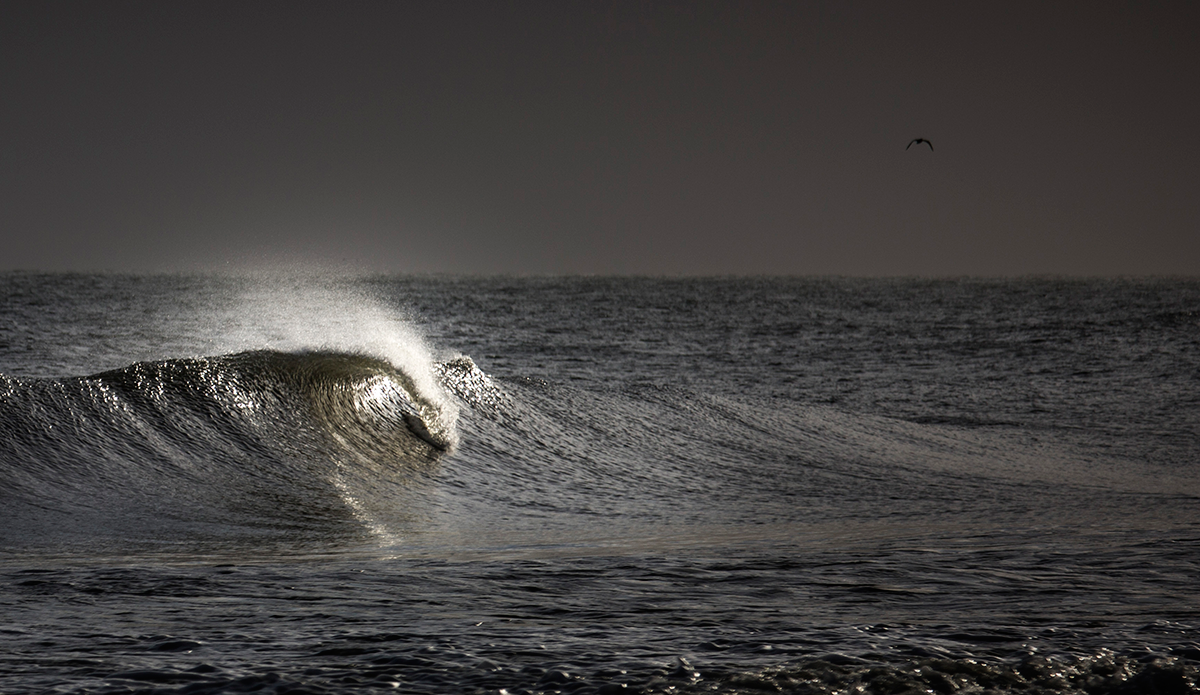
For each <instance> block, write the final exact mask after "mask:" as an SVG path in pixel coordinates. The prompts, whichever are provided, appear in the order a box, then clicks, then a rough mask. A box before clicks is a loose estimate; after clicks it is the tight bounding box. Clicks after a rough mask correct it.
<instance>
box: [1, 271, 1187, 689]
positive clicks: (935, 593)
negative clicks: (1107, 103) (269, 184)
mask: <svg viewBox="0 0 1200 695" xmlns="http://www.w3.org/2000/svg"><path fill="white" fill-rule="evenodd" d="M1198 667H1200V280H1192V279H1121V280H1075V279H1070V280H1068V279H1019V280H902V279H821V278H748V279H747V278H725V279H652V278H603V277H596V278H592V277H567V278H457V277H332V276H328V275H320V274H307V275H283V274H269V275H262V276H243V277H215V276H115V275H38V274H25V273H9V274H0V692H2V693H219V692H222V693H223V692H264V693H341V692H358V691H387V690H396V691H398V692H415V693H484V692H486V693H499V692H507V693H510V694H514V695H515V694H517V693H542V692H546V693H552V692H562V693H579V694H590V693H599V694H604V695H610V694H613V693H764V692H768V693H769V692H786V693H943V694H947V693H979V692H998V693H1042V692H1056V693H1057V692H1072V693H1074V692H1083V693H1089V694H1096V693H1187V692H1196V691H1197V690H1200V687H1198V686H1197V681H1198V680H1200V672H1198V670H1197V668H1198Z"/></svg>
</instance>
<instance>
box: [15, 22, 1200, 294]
mask: <svg viewBox="0 0 1200 695" xmlns="http://www.w3.org/2000/svg"><path fill="white" fill-rule="evenodd" d="M1198 8H1200V3H1179V4H1169V3H1140V2H1137V3H1135V2H1122V3H1115V2H1113V3H1097V2H1062V3H1053V4H1051V3H1045V2H1031V3H1017V2H938V3H927V2H870V3H867V2H842V1H838V2H826V3H819V2H813V3H808V2H795V1H793V2H778V3H776V2H732V1H731V2H665V1H655V2H643V1H640V0H639V1H636V2H635V1H632V0H630V1H628V2H599V1H584V0H578V1H575V0H553V1H551V2H533V1H531V0H515V1H513V2H498V1H495V0H488V1H487V2H453V1H451V2H427V3H426V2H412V1H404V2H344V1H337V2H332V1H331V2H300V1H297V0H287V1H286V2H253V1H250V2H247V1H244V0H237V1H236V2H227V3H226V2H217V1H214V0H205V1H204V2H190V3H189V2H179V1H171V2H146V3H140V2H44V1H42V0H39V1H37V2H12V1H9V2H5V3H4V4H3V5H0V95H2V99H0V138H2V140H0V142H2V145H0V241H2V242H3V243H2V247H0V269H31V270H132V271H157V270H191V269H219V268H238V269H241V268H246V267H255V266H256V265H258V264H270V263H274V262H309V263H322V264H333V265H337V266H340V267H346V268H355V269H363V270H371V271H386V272H455V273H648V274H727V273H738V274H741V273H771V274H850V275H1013V274H1029V273H1036V274H1072V275H1113V274H1151V273H1154V274H1158V273H1163V274H1187V275H1196V274H1200V9H1198ZM916 137H922V138H926V139H928V140H930V141H931V142H932V144H933V148H934V149H933V151H931V150H930V148H929V147H928V146H925V145H914V146H913V147H911V148H909V149H907V150H906V149H905V146H906V145H907V144H908V143H909V141H910V140H912V139H913V138H916Z"/></svg>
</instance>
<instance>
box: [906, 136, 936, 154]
mask: <svg viewBox="0 0 1200 695" xmlns="http://www.w3.org/2000/svg"><path fill="white" fill-rule="evenodd" d="M921 143H925V144H926V145H929V151H930V152H933V143H932V142H929V141H928V140H926V139H925V138H913V141H912V142H910V143H908V147H912V146H913V145H920V144H921ZM908 147H905V148H904V149H906V150H907V149H908Z"/></svg>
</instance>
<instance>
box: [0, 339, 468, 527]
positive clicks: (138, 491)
mask: <svg viewBox="0 0 1200 695" xmlns="http://www.w3.org/2000/svg"><path fill="white" fill-rule="evenodd" d="M0 378H2V379H3V381H2V382H0V465H2V466H3V468H2V469H0V476H2V480H3V489H2V490H0V500H2V503H0V510H2V511H0V515H2V517H0V529H2V530H0V534H3V535H2V536H0V538H2V539H3V540H2V543H3V544H4V545H7V546H20V545H31V546H32V545H39V544H42V543H46V542H50V543H55V542H57V543H61V542H64V541H67V542H71V541H72V540H73V541H76V542H78V543H82V544H87V545H94V544H95V543H100V544H101V545H103V544H104V543H106V542H118V541H119V542H120V543H122V544H124V545H126V546H128V545H129V544H130V543H139V542H142V543H166V542H170V541H179V540H181V539H195V538H197V537H201V538H202V537H205V536H211V537H212V539H213V540H214V541H215V542H217V541H219V542H228V541H230V540H231V538H230V536H233V540H235V541H236V539H237V537H238V536H250V537H258V538H259V539H260V540H261V538H262V537H263V536H270V535H272V534H275V535H282V534H286V535H287V537H289V538H290V539H291V542H296V541H297V540H298V539H316V538H326V539H328V537H330V536H331V535H333V536H337V535H339V534H350V535H353V534H355V533H358V532H359V531H360V529H361V528H362V527H363V524H364V523H365V522H364V515H366V514H369V513H371V512H370V510H368V509H366V508H364V505H367V504H370V503H372V502H373V503H374V504H375V506H386V504H385V503H384V501H383V500H382V499H380V498H381V497H386V496H387V490H388V488H389V487H390V488H391V489H392V492H396V491H397V490H403V489H405V488H406V487H407V486H409V481H411V480H412V479H413V478H414V476H418V475H419V474H420V473H421V471H423V470H424V469H426V468H428V467H429V466H430V465H432V464H434V463H435V462H436V461H437V460H438V459H439V458H440V457H441V456H442V455H443V454H444V453H445V452H446V451H448V450H449V449H451V448H452V447H453V446H454V443H455V440H456V432H455V429H454V426H453V421H452V419H448V417H447V413H446V412H444V410H443V409H442V408H441V407H439V405H438V395H437V394H425V393H422V392H420V391H419V390H417V388H416V387H415V385H414V381H413V379H412V378H411V377H409V376H408V375H406V374H405V373H404V372H402V371H400V370H399V369H397V368H396V367H394V366H393V365H391V364H390V363H388V362H387V361H385V360H382V359H379V358H373V357H367V356H362V355H354V354H346V353H337V352H303V353H285V352H275V351H251V352H242V353H236V354H231V355H223V356H219V357H210V358H203V359H179V360H166V361H158V362H140V363H136V364H133V365H131V366H129V367H126V368H123V369H116V370H111V371H106V372H102V373H99V374H96V375H93V376H88V377H80V378H68V379H16V378H11V377H0ZM447 423H449V424H447ZM366 490H370V491H371V495H367V494H366V493H365V492H364V491H366ZM397 501H398V500H395V499H391V500H388V502H389V503H394V502H397ZM243 540H246V539H245V538H243Z"/></svg>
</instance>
